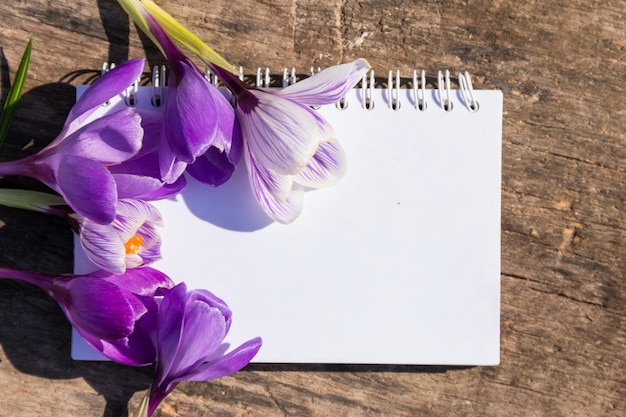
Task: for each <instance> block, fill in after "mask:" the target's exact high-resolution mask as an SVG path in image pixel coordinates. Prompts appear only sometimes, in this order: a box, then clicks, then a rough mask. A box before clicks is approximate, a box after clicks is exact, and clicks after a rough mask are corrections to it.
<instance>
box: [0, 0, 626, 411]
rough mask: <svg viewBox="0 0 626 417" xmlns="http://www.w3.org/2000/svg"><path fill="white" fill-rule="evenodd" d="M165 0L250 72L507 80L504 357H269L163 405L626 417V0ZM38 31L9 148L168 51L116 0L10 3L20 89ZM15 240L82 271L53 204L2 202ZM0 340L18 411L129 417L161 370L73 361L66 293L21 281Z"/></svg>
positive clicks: (2, 303) (1, 239)
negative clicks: (117, 72) (100, 82)
mask: <svg viewBox="0 0 626 417" xmlns="http://www.w3.org/2000/svg"><path fill="white" fill-rule="evenodd" d="M157 3H158V4H160V5H161V6H162V7H163V8H165V9H166V10H168V11H170V12H171V13H172V14H173V15H174V16H175V17H176V18H178V19H179V20H180V21H181V22H183V23H184V24H185V25H187V26H188V27H189V28H190V29H191V30H192V31H194V32H195V33H196V34H198V35H199V36H200V37H201V38H202V39H203V40H205V41H206V42H207V43H209V44H210V45H212V46H213V47H214V48H215V49H216V50H218V51H219V52H221V53H222V54H223V55H224V56H225V57H226V58H227V59H228V60H230V61H231V62H233V63H236V64H241V65H243V67H244V68H245V69H246V72H247V73H248V72H249V73H252V72H254V70H255V69H256V67H258V66H263V67H265V66H268V67H270V68H271V69H272V70H274V71H282V69H283V67H285V66H287V67H291V66H294V67H295V68H296V69H297V70H298V72H301V73H306V72H308V69H309V68H310V67H311V66H312V65H313V66H321V67H325V66H328V65H332V64H337V63H341V62H348V61H350V60H352V59H355V58H358V57H364V58H367V59H368V60H369V61H370V63H371V64H372V65H373V67H374V68H376V69H377V70H378V71H379V73H380V74H383V73H385V72H386V71H387V70H388V69H394V70H395V69H399V70H400V71H401V73H402V75H403V76H409V75H410V73H411V72H412V70H413V69H418V70H421V69H425V70H426V71H427V73H428V74H429V75H431V76H432V75H436V72H437V71H438V70H440V69H450V70H451V71H453V72H458V71H463V70H468V71H469V72H470V73H471V74H473V76H474V83H475V87H476V88H484V89H500V90H502V91H503V93H504V117H503V156H502V158H503V161H502V162H503V172H502V275H501V278H502V307H501V310H502V312H501V323H502V339H501V340H502V342H501V343H502V344H501V356H502V362H501V365H500V366H496V367H464V368H456V367H441V366H417V367H411V366H350V365H346V366H328V365H316V366H297V365H294V366H260V365H253V366H250V367H248V368H247V369H246V370H244V371H242V372H239V373H237V374H235V375H234V376H231V377H227V378H223V379H221V380H217V381H212V382H206V383H185V384H181V385H179V387H178V388H177V389H176V390H175V391H174V392H173V393H172V394H171V395H170V396H169V397H168V398H167V400H166V401H165V402H164V404H163V405H162V407H161V409H160V411H159V412H157V415H160V416H232V417H234V416H238V417H243V416H263V417H265V416H268V417H273V416H296V417H300V416H331V417H339V416H407V417H408V416H446V417H447V416H524V417H531V416H567V417H571V416H594V417H597V416H626V364H625V362H626V285H625V282H624V281H625V278H626V273H625V268H626V247H625V245H624V241H625V240H626V217H625V213H624V209H625V204H624V201H625V199H626V110H624V99H625V98H626V96H625V92H624V89H625V86H626V84H625V80H626V64H625V63H626V29H625V28H626V26H625V25H624V21H625V18H626V2H625V1H624V0H617V1H611V2H608V1H604V2H602V1H583V0H549V1H545V2H537V1H528V2H516V1H511V0H493V1H486V0H476V1H471V0H463V1H462V0H428V1H411V0H387V1H385V0H369V1H367V0H365V1H355V0H344V1H329V2H319V1H315V0H291V1H290V0H264V1H244V0H211V1H207V0H184V1H183V0H178V1H175V0H168V1H165V0H159V1H157ZM29 37H32V38H33V41H34V48H33V53H32V61H31V65H30V70H29V74H28V81H27V83H26V90H25V91H26V92H25V95H24V97H23V102H22V104H21V106H20V108H19V111H18V114H17V117H16V120H15V123H14V125H13V127H12V129H11V132H10V136H9V139H8V140H7V143H6V145H5V146H4V148H3V149H2V150H1V151H0V159H2V160H6V159H12V158H17V157H19V156H23V155H26V154H30V153H32V152H33V151H35V150H37V149H40V148H42V147H43V146H44V145H45V144H46V143H47V142H49V141H50V140H51V139H52V138H54V137H55V136H56V134H57V133H58V131H59V129H60V126H61V124H62V123H63V120H64V118H65V116H66V114H67V112H68V110H69V108H70V106H71V105H72V103H73V97H74V86H75V85H77V84H80V83H82V82H85V80H88V79H89V78H90V77H92V76H94V75H96V74H97V71H98V69H99V68H100V67H101V65H102V63H103V62H104V61H109V62H121V61H123V60H125V59H128V58H134V57H142V56H147V57H148V59H149V63H150V65H154V64H160V63H164V60H163V59H162V58H161V57H160V55H159V54H158V52H157V50H156V49H155V48H154V47H152V46H150V45H149V43H148V42H146V40H145V38H143V37H140V36H138V34H137V31H136V29H135V28H134V26H132V25H130V24H129V21H128V19H127V17H126V16H125V15H124V14H123V12H122V11H121V9H120V8H119V7H118V5H117V3H116V2H115V1H113V0H56V1H49V0H29V1H24V0H3V1H2V2H0V48H1V49H0V81H1V92H2V99H4V97H5V96H6V90H7V85H8V83H9V80H12V79H13V76H14V74H15V70H16V68H17V66H18V64H19V59H20V56H21V54H22V52H23V49H24V47H25V46H26V43H27V41H28V39H29ZM0 185H1V186H3V187H18V186H19V187H33V188H38V187H39V185H38V184H37V183H36V182H34V181H29V180H26V179H19V178H5V179H3V180H1V181H0ZM0 244H1V250H0V266H3V267H14V268H24V269H31V270H37V271H44V272H70V271H71V268H72V236H71V232H70V231H69V230H68V228H67V227H66V225H65V224H63V223H62V222H60V221H56V220H55V219H53V218H50V217H47V216H45V215H38V214H34V213H26V212H23V211H19V210H13V209H6V208H0ZM0 347H1V350H0V410H1V411H0V415H2V416H14V417H24V416H50V417H56V416H64V417H65V416H111V417H113V416H116V417H117V416H126V415H127V414H128V413H129V410H130V412H131V413H132V410H134V408H135V407H136V406H137V404H138V402H139V399H140V398H141V396H142V395H143V392H144V390H145V389H146V388H147V385H148V381H149V371H148V370H145V369H132V368H125V367H122V366H118V365H115V364H111V363H87V362H73V361H72V360H71V359H70V357H69V348H70V327H69V325H68V324H67V322H66V321H65V318H64V317H63V315H62V314H61V312H60V310H59V308H58V307H57V306H56V304H55V303H54V302H52V301H51V300H50V299H48V298H47V297H46V296H45V295H44V294H43V293H42V292H40V291H38V290H35V289H34V288H32V287H24V286H15V285H12V284H10V283H7V282H6V281H3V282H0ZM127 404H129V405H128V406H127ZM127 407H128V408H127ZM159 413H160V414H159Z"/></svg>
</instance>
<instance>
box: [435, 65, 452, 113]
mask: <svg viewBox="0 0 626 417" xmlns="http://www.w3.org/2000/svg"><path fill="white" fill-rule="evenodd" d="M437 98H438V99H439V105H440V106H441V108H442V109H443V110H444V111H446V112H451V111H452V108H453V107H454V105H453V104H452V100H451V99H450V71H448V70H446V72H445V79H444V75H443V72H442V71H439V73H438V74H437Z"/></svg>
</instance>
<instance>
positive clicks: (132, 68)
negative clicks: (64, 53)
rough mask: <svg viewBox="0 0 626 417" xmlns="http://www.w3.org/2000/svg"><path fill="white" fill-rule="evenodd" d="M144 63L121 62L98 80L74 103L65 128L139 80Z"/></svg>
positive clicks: (139, 61)
mask: <svg viewBox="0 0 626 417" xmlns="http://www.w3.org/2000/svg"><path fill="white" fill-rule="evenodd" d="M145 62H146V60H145V59H143V58H139V59H132V60H130V61H126V62H123V63H121V64H119V65H117V66H116V67H115V68H114V69H112V70H111V71H109V72H107V73H106V74H104V75H103V76H102V77H100V78H98V79H97V80H96V81H95V82H94V83H93V84H92V85H91V86H90V87H89V88H88V89H87V90H86V91H85V92H84V93H83V94H82V95H81V96H80V98H79V99H78V100H77V101H76V104H74V106H73V107H72V109H71V110H70V113H69V115H68V117H67V120H66V126H67V125H68V124H69V123H72V122H73V121H74V119H76V118H77V117H79V116H81V115H83V116H87V115H88V114H89V113H91V112H90V110H94V109H95V108H96V107H98V106H100V105H101V104H102V103H104V102H106V101H107V100H109V99H110V98H112V97H115V96H116V95H118V94H120V93H121V92H123V91H124V90H126V88H128V87H129V86H130V85H131V84H133V83H134V82H135V81H136V80H138V79H139V77H140V76H141V73H142V71H143V67H144V65H145ZM82 118H84V117H82Z"/></svg>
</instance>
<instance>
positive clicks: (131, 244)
mask: <svg viewBox="0 0 626 417" xmlns="http://www.w3.org/2000/svg"><path fill="white" fill-rule="evenodd" d="M142 243H143V238H142V237H141V236H139V235H135V236H133V237H131V238H130V239H128V241H127V242H126V243H124V248H126V255H131V254H132V255H137V252H139V248H140V247H141V244H142Z"/></svg>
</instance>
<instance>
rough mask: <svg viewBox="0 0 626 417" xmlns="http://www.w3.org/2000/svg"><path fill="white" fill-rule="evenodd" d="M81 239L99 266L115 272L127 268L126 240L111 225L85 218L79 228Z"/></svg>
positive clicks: (90, 256)
mask: <svg viewBox="0 0 626 417" xmlns="http://www.w3.org/2000/svg"><path fill="white" fill-rule="evenodd" d="M79 241H80V245H81V246H82V248H83V250H84V252H85V255H86V256H87V258H88V259H89V260H90V261H91V262H93V263H94V264H95V265H96V266H97V267H98V268H101V269H104V270H105V271H109V272H112V273H115V274H122V273H124V271H125V270H126V263H125V262H126V261H125V257H126V253H125V250H124V242H122V241H121V240H120V237H119V235H118V234H117V233H116V232H115V229H114V228H113V227H112V226H111V225H109V224H104V225H103V224H97V223H95V222H92V221H90V220H89V219H85V220H84V221H83V222H82V224H81V226H80V229H79Z"/></svg>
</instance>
